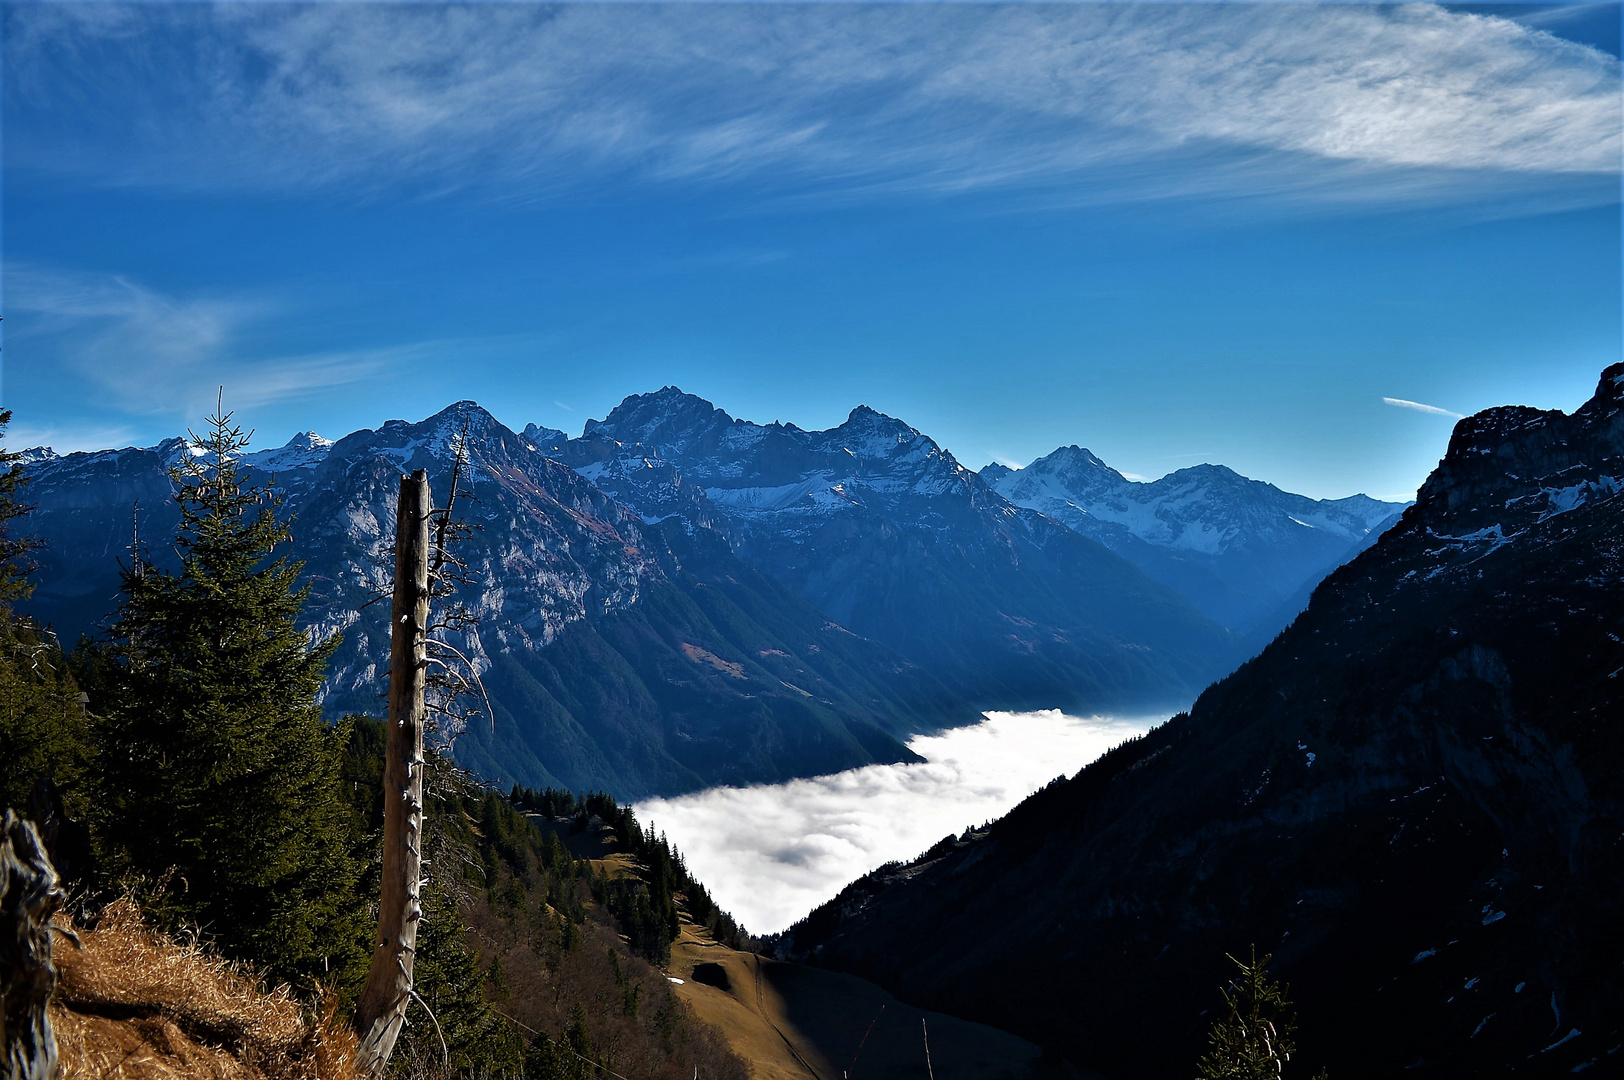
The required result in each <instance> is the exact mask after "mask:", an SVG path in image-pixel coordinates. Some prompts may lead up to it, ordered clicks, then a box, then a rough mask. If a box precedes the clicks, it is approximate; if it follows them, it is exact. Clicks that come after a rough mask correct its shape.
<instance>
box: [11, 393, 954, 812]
mask: <svg viewBox="0 0 1624 1080" xmlns="http://www.w3.org/2000/svg"><path fill="white" fill-rule="evenodd" d="M464 429H466V431H467V434H468V441H469V447H470V451H471V463H472V476H471V485H470V487H469V489H468V490H467V491H466V492H465V493H464V498H465V499H466V501H465V502H463V503H462V504H461V507H460V512H459V515H458V516H459V517H465V518H466V519H467V520H469V521H470V522H471V523H472V524H474V525H476V526H478V530H477V531H476V532H475V533H474V534H473V535H472V536H471V537H470V538H469V539H468V540H467V541H466V542H465V543H464V544H463V545H462V554H463V557H464V558H465V559H466V560H467V562H468V564H469V568H470V570H471V572H472V575H473V578H474V582H473V584H472V585H470V586H469V587H468V588H467V589H466V590H465V592H464V594H463V600H464V601H465V602H466V603H467V604H468V606H469V607H471V608H472V609H473V610H474V611H476V612H477V613H478V614H479V615H480V616H481V619H482V621H481V623H480V625H479V626H478V628H477V631H476V632H474V633H471V634H468V635H461V636H459V635H453V636H452V637H451V639H450V640H451V643H452V644H454V645H455V646H456V647H457V648H458V649H459V650H461V651H462V652H463V653H465V654H466V655H467V656H468V657H469V658H470V659H471V661H472V662H473V663H474V665H475V666H476V668H477V669H478V670H479V671H480V672H481V674H482V677H483V682H484V686H485V688H486V689H487V691H488V692H489V695H490V698H491V701H492V703H493V705H494V708H495V717H494V723H492V721H491V720H489V719H486V720H482V721H478V722H476V723H474V724H472V725H471V726H470V727H469V728H468V730H467V731H465V732H464V733H463V734H462V735H461V736H460V737H459V739H458V740H457V746H456V752H457V757H458V759H459V760H460V761H462V762H463V763H464V764H466V765H467V766H469V767H470V768H473V769H475V770H476V771H478V772H479V773H481V774H483V775H485V776H487V777H490V778H492V779H498V780H501V781H504V782H508V781H517V782H519V783H523V784H526V785H529V786H546V785H557V786H565V787H570V788H574V789H581V790H584V789H587V788H604V789H607V790H610V791H613V792H615V793H616V794H618V795H619V796H620V797H622V798H633V797H642V796H644V795H647V794H650V793H675V792H680V791H686V790H691V789H694V788H699V787H704V786H709V785H714V784H721V783H750V782H757V781H778V780H783V779H788V778H790V777H794V776H806V775H814V774H819V773H826V772H834V771H838V770H841V769H846V768H851V767H854V766H857V765H863V764H868V763H870V762H875V761H900V760H915V758H914V756H913V755H912V754H911V753H910V752H909V751H908V750H907V749H906V748H905V747H904V746H903V745H902V743H901V741H899V740H900V738H902V737H905V736H906V735H907V734H909V733H911V732H914V731H923V730H930V729H933V728H937V727H940V726H943V725H947V724H954V723H963V722H967V721H969V720H973V719H974V718H975V713H974V711H973V710H971V709H970V708H968V707H967V706H966V704H965V703H964V702H963V700H962V699H961V698H959V697H958V696H956V695H955V694H953V693H952V692H950V691H948V690H947V689H945V688H944V687H943V686H942V685H941V684H940V683H938V682H937V681H936V680H934V679H932V678H931V677H930V676H928V675H927V674H925V673H924V672H922V671H921V670H920V669H918V668H917V667H915V666H913V665H911V664H909V663H908V662H907V661H905V660H904V659H902V658H901V657H900V656H898V655H896V654H895V653H893V652H892V651H891V650H889V649H887V648H885V647H884V646H881V645H878V644H876V643H874V642H871V641H868V640H865V639H863V638H860V637H858V636H857V635H855V634H853V633H851V632H850V631H848V630H846V629H845V628H843V627H841V626H839V625H837V624H835V623H832V622H830V620H828V619H827V618H826V617H824V616H823V615H821V614H820V613H818V612H817V611H816V610H815V609H813V608H812V607H811V606H810V605H809V604H807V603H806V602H805V601H803V600H801V599H800V598H799V597H797V596H795V595H794V594H793V593H792V592H790V591H789V590H788V589H786V588H784V587H783V586H782V585H780V584H779V583H778V582H776V581H774V580H773V579H772V578H770V577H768V576H767V575H765V574H763V573H761V572H760V571H758V570H755V569H754V568H752V567H750V566H749V565H747V564H746V563H744V562H742V561H741V560H739V559H738V558H736V557H735V556H734V555H733V554H732V553H731V552H730V551H729V549H728V547H727V544H726V543H725V542H724V541H723V540H722V538H721V537H720V536H718V535H716V534H715V533H712V532H710V531H709V530H706V529H704V528H702V527H697V526H694V525H692V523H689V522H682V521H675V520H673V521H672V522H671V523H669V524H668V525H666V526H663V527H662V526H655V525H651V524H648V523H646V522H645V521H643V520H642V519H640V518H639V517H638V516H637V515H636V514H634V513H632V512H631V511H629V510H627V509H626V508H625V507H624V506H621V505H620V504H618V503H616V502H615V501H614V500H613V499H611V498H610V497H609V496H608V495H606V494H604V493H603V491H601V490H600V489H598V488H597V487H595V486H593V485H592V484H591V483H589V482H587V481H586V480H584V479H583V478H582V477H581V476H579V475H578V474H577V473H575V472H574V471H572V470H570V469H568V468H566V467H565V466H563V465H561V464H559V463H558V462H556V461H553V460H551V459H549V458H548V457H546V456H545V455H544V454H543V453H542V452H541V451H540V450H539V449H537V448H535V446H534V444H533V441H532V439H533V436H531V437H527V436H520V435H517V434H515V433H514V432H512V431H510V430H508V429H507V428H505V427H503V426H502V425H501V424H499V423H497V422H496V421H495V420H494V419H493V418H492V417H491V416H490V414H489V413H487V412H485V411H484V410H483V409H481V408H479V407H478V406H477V405H475V404H473V403H472V402H462V403H460V404H457V405H454V406H452V407H450V408H449V409H446V410H445V411H443V412H441V413H440V414H438V415H436V416H433V417H430V418H429V419H428V420H425V421H423V422H422V423H418V424H409V423H406V422H404V421H398V420H393V421H390V422H389V423H387V424H385V425H384V426H383V427H382V428H380V429H378V430H377V431H358V432H356V433H354V434H352V435H349V436H346V437H345V438H343V439H340V440H339V441H338V442H336V443H327V442H326V441H325V440H321V439H319V438H316V437H314V436H312V435H309V434H306V435H301V436H298V437H296V438H295V439H294V440H293V441H292V442H290V443H289V444H288V446H286V447H282V448H279V449H276V450H271V451H265V452H261V453H258V454H253V455H249V456H247V457H246V458H245V460H246V461H247V462H248V463H249V464H250V466H252V467H253V468H255V469H256V470H259V471H260V473H261V475H262V476H264V475H274V478H275V482H276V484H277V487H278V489H279V490H280V491H281V492H282V493H283V494H284V495H285V497H286V500H287V502H286V505H285V507H284V512H287V513H291V514H292V515H293V517H294V536H295V542H294V549H293V552H292V554H293V555H294V557H296V558H299V559H303V560H305V561H306V567H305V569H306V573H307V574H308V576H309V580H310V582H311V584H312V592H311V596H310V602H309V606H308V608H307V614H308V617H309V619H310V622H311V625H312V628H313V629H314V630H315V632H316V633H318V634H322V635H325V634H329V633H333V632H339V631H341V632H342V633H343V634H344V643H343V645H342V647H341V648H340V649H339V651H338V653H337V654H336V655H335V656H334V659H333V662H332V666H331V669H330V672H329V677H328V680H327V689H326V693H325V702H324V704H325V707H326V709H327V711H328V712H329V713H330V714H334V715H337V714H339V713H342V712H344V711H349V710H355V711H362V712H369V713H373V714H376V713H378V712H379V711H380V710H381V709H382V708H383V703H382V698H381V695H382V693H383V691H384V685H385V675H386V672H387V666H388V608H389V605H388V602H387V600H385V601H383V602H380V603H376V604H372V605H371V606H367V604H368V601H370V600H372V599H373V598H374V597H375V596H377V595H379V592H380V590H382V589H384V588H386V587H387V584H388V582H389V580H390V578H391V577H392V573H393V568H392V566H391V565H390V564H389V563H388V555H387V551H388V548H389V546H390V545H391V544H392V542H393V537H394V500H395V495H396V492H397V490H398V482H399V477H400V474H401V473H402V472H403V471H411V470H413V469H416V468H425V469H427V470H428V471H429V474H430V477H431V480H432V482H433V485H434V490H435V492H436V494H437V496H438V498H440V499H441V500H443V499H444V498H445V497H446V494H447V492H448V489H449V485H450V469H451V462H452V457H453V451H452V441H453V439H454V438H455V437H456V436H457V435H458V433H460V432H462V431H463V430H464ZM187 452H188V448H187V446H186V444H185V443H184V442H183V441H182V440H179V439H175V440H170V441H168V442H165V443H163V444H162V445H160V446H159V447H156V448H154V449H151V450H121V451H105V452H101V453H96V454H70V455H67V456H65V457H57V456H55V455H52V454H49V453H48V452H44V451H39V452H35V453H34V454H33V455H32V456H31V460H30V464H29V467H28V468H29V475H30V477H31V480H32V483H31V486H30V488H29V497H30V499H31V500H32V501H34V502H36V503H37V504H38V506H39V509H38V510H37V511H36V512H35V513H34V514H33V515H31V516H30V518H29V519H27V520H28V524H29V527H31V528H33V529H35V530H36V531H37V532H38V534H39V535H41V536H43V537H44V538H46V539H47V540H48V541H49V543H50V547H49V548H48V549H47V550H46V552H45V553H44V559H43V560H42V561H43V562H44V566H43V568H42V571H41V573H40V575H39V580H40V588H39V591H38V592H37V594H36V596H35V598H34V600H33V601H32V602H31V603H30V604H28V605H26V608H27V610H29V611H30V612H31V613H32V614H34V615H35V616H37V617H38V618H40V619H42V620H45V621H49V622H53V623H55V624H56V626H57V627H58V629H59V630H60V631H61V632H63V633H64V636H66V637H67V638H68V639H69V641H70V643H71V640H72V639H73V637H74V636H76V635H77V633H78V632H79V631H80V630H86V629H91V628H93V626H94V624H95V622H96V621H98V620H101V619H103V618H104V617H105V616H106V615H107V614H108V613H110V612H111V611H112V610H113V608H114V607H115V606H116V604H117V592H118V570H119V562H118V560H119V558H120V557H121V556H122V557H123V558H124V560H125V562H126V564H127V562H128V558H129V550H128V549H129V545H130V542H131V531H132V502H133V501H134V500H136V499H139V500H140V504H141V509H142V515H141V521H140V527H141V534H142V538H143V541H144V544H145V545H146V546H147V547H149V549H150V551H151V553H152V555H153V557H155V558H156V559H157V561H158V562H159V563H160V564H164V563H166V562H168V563H170V564H172V563H173V556H172V554H171V553H170V552H169V550H168V537H169V536H170V535H172V533H173V528H174V524H175V518H176V514H175V511H174V509H173V504H172V502H171V501H170V498H169V495H170V481H169V478H168V476H167V473H166V471H165V470H166V468H167V465H168V464H169V462H171V461H172V460H174V458H175V456H176V455H178V454H184V453H187Z"/></svg>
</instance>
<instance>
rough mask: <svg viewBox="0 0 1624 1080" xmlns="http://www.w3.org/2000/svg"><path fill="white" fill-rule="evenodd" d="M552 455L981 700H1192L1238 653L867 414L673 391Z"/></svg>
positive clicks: (1151, 587)
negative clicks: (788, 408)
mask: <svg viewBox="0 0 1624 1080" xmlns="http://www.w3.org/2000/svg"><path fill="white" fill-rule="evenodd" d="M539 430H540V429H538V431H539ZM546 450H547V452H548V453H552V454H554V455H555V456H557V457H559V459H560V460H563V461H565V462H566V463H568V464H569V465H571V466H572V467H574V468H575V469H576V470H577V471H579V472H580V473H581V474H582V475H583V476H586V477H588V478H590V479H591V480H592V481H593V482H594V483H596V484H598V485H599V486H600V487H603V488H604V489H605V490H607V491H609V492H611V493H612V494H614V496H615V497H616V498H618V499H620V500H621V501H622V502H624V503H626V504H627V505H629V506H632V507H635V508H637V509H638V511H639V512H640V513H641V514H642V515H643V516H644V517H645V519H648V520H664V519H666V518H668V517H672V516H677V517H681V518H682V519H683V520H686V521H689V522H692V523H696V524H702V525H708V526H714V527H715V528H716V529H717V530H718V531H720V532H721V533H723V534H724V535H726V536H727V538H728V540H729V541H730V543H731V544H732V546H733V549H734V551H735V552H737V553H738V554H739V555H740V557H742V558H743V559H745V560H746V561H747V562H749V563H751V564H752V565H754V566H756V567H758V568H759V569H761V570H763V571H764V572H766V573H768V574H770V575H772V576H773V577H775V578H777V579H778V580H780V581H782V582H784V583H785V584H786V585H788V586H789V587H790V588H791V589H793V590H794V591H795V592H797V593H798V594H800V595H801V596H802V597H803V598H805V599H806V600H808V601H809V602H811V603H812V604H813V605H814V606H816V607H817V608H818V609H819V610H820V611H822V612H823V613H824V614H825V615H826V616H827V617H828V618H830V619H832V620H833V621H835V622H837V623H840V624H841V625H844V626H848V627H850V628H851V629H852V630H853V631H855V632H857V633H860V634H863V635H864V636H867V637H871V638H874V639H875V640H877V641H880V642H883V643H884V644H887V645H889V646H891V647H893V648H895V649H897V650H898V651H899V652H901V653H902V654H903V655H905V656H907V657H908V658H909V659H910V660H912V661H913V662H915V663H917V664H919V665H920V666H921V667H923V668H925V669H926V670H928V671H930V672H931V673H932V674H933V675H935V676H936V677H937V678H939V679H940V680H941V681H943V682H944V683H945V684H947V685H948V686H950V687H951V688H953V689H954V690H955V691H957V692H959V693H961V694H963V695H964V696H965V697H967V698H968V699H970V700H971V701H972V702H974V703H975V704H976V705H977V706H978V707H983V708H994V707H996V708H1022V707H1043V708H1053V707H1061V708H1068V709H1073V710H1078V711H1100V710H1111V709H1120V708H1128V707H1133V708H1144V707H1148V706H1151V705H1154V704H1165V703H1172V702H1178V701H1184V700H1188V699H1189V697H1190V696H1191V695H1193V694H1194V693H1195V692H1196V691H1197V690H1198V689H1199V687H1200V686H1201V685H1203V684H1204V683H1205V682H1206V681H1207V680H1208V679H1209V678H1211V677H1213V676H1214V675H1216V674H1218V673H1219V672H1221V671H1222V670H1224V669H1225V668H1226V667H1228V666H1229V665H1231V664H1232V663H1233V662H1234V661H1235V660H1236V659H1238V657H1237V656H1236V655H1235V650H1236V648H1237V646H1236V643H1235V642H1234V641H1233V640H1232V638H1231V636H1230V635H1228V634H1227V633H1225V632H1224V631H1223V630H1222V629H1221V628H1219V627H1217V626H1215V625H1213V624H1212V623H1211V622H1210V621H1209V620H1206V619H1205V618H1203V617H1202V616H1201V615H1200V614H1199V613H1198V612H1196V611H1195V610H1194V609H1192V608H1191V607H1190V606H1189V605H1188V603H1187V602H1186V601H1184V600H1183V599H1182V598H1181V597H1179V596H1178V595H1177V594H1176V593H1175V592H1173V591H1172V590H1171V589H1168V588H1166V587H1164V586H1161V585H1159V584H1157V583H1156V582H1154V581H1151V580H1150V579H1149V578H1147V577H1145V576H1144V575H1143V574H1142V573H1140V572H1139V571H1138V570H1136V569H1135V568H1134V567H1133V566H1131V565H1130V564H1129V563H1127V562H1126V561H1125V560H1123V559H1121V558H1119V557H1117V556H1115V555H1113V554H1112V553H1111V552H1109V551H1107V550H1105V549H1104V548H1103V547H1101V546H1100V545H1098V544H1097V543H1094V542H1092V541H1090V540H1088V539H1086V538H1083V537H1081V536H1079V535H1078V534H1076V533H1075V532H1073V531H1072V530H1070V529H1067V528H1065V527H1064V526H1062V525H1061V524H1059V523H1058V522H1055V521H1053V520H1051V519H1049V518H1046V517H1044V516H1043V515H1042V514H1038V513H1034V512H1032V511H1030V510H1025V509H1022V508H1021V507H1018V506H1015V505H1013V504H1011V503H1010V502H1009V501H1008V500H1006V499H1005V498H1003V496H1001V495H999V494H998V493H997V492H996V491H994V490H993V489H992V488H991V487H990V486H988V485H987V484H986V483H985V482H984V481H983V480H982V479H981V478H980V477H978V476H977V475H976V474H975V473H974V472H971V471H970V470H968V469H966V468H964V467H963V466H962V465H960V464H959V462H958V461H957V460H956V459H954V457H953V455H952V454H950V453H948V452H947V451H946V450H944V449H942V448H941V447H940V446H939V445H938V444H937V443H936V442H935V441H934V440H932V439H931V438H930V437H929V436H926V435H924V434H923V433H921V432H919V431H918V430H916V429H914V428H912V427H910V426H909V425H908V424H906V423H904V422H903V421H901V420H898V419H896V418H894V417H889V416H886V415H884V414H882V413H879V412H876V411H875V410H873V409H870V408H868V407H866V406H859V407H857V408H856V409H853V410H852V412H851V414H850V416H849V417H848V418H847V420H846V421H845V422H844V423H843V424H840V425H838V426H837V427H833V428H830V429H828V430H825V431H806V430H803V429H801V428H799V427H796V426H795V425H793V424H782V423H773V424H765V425H763V424H756V423H752V422H750V421H746V420H740V419H736V418H734V417H732V416H729V415H728V414H727V413H726V412H724V411H722V410H721V409H718V408H716V407H715V406H713V405H712V404H711V403H710V402H708V401H705V400H703V399H701V398H698V397H695V396H694V395H691V394H685V393H683V392H682V391H681V390H679V389H677V388H676V387H670V386H668V387H665V388H663V389H661V390H659V391H657V392H655V393H652V394H641V395H633V396H632V397H629V398H627V399H626V400H625V401H623V402H622V403H621V404H620V405H618V406H617V407H616V408H615V409H614V410H612V411H611V412H610V413H609V415H608V416H607V417H605V418H604V419H603V420H591V421H588V422H587V424H586V425H585V429H584V432H583V434H582V436H581V438H579V439H571V440H563V441H558V440H556V439H554V441H553V442H552V443H550V444H549V445H548V446H547V448H546Z"/></svg>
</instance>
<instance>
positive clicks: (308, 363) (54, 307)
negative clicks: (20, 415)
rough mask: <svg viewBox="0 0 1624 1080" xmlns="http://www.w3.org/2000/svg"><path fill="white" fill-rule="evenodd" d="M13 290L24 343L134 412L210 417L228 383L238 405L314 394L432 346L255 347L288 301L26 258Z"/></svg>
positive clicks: (86, 396) (86, 438)
mask: <svg viewBox="0 0 1624 1080" xmlns="http://www.w3.org/2000/svg"><path fill="white" fill-rule="evenodd" d="M6 298H7V306H8V312H7V314H8V315H9V316H11V318H9V319H8V320H7V324H6V325H7V327H8V328H9V330H8V338H9V342H8V344H10V345H11V346H12V349H13V351H14V352H19V353H23V354H28V353H30V352H32V351H35V350H43V351H44V352H47V353H49V354H50V355H52V356H54V357H56V358H57V360H56V363H57V364H58V365H59V366H60V367H61V368H62V369H63V370H61V371H59V373H58V374H59V375H65V376H67V377H68V378H69V379H71V380H72V381H73V382H74V383H75V384H76V385H77V386H78V387H79V390H78V393H79V395H80V398H81V401H82V402H83V403H84V404H87V405H97V404H101V405H105V406H108V407H111V408H114V409H115V410H116V411H117V412H118V413H120V414H122V415H126V416H178V417H190V416H196V415H201V413H202V412H203V411H204V410H206V409H207V408H208V407H209V406H211V405H213V404H214V401H215V394H216V392H217V389H218V388H219V387H220V386H221V385H224V386H225V387H226V388H227V392H228V394H229V397H230V401H231V404H232V406H233V407H235V408H252V407H257V406H262V405H266V404H271V403H275V402H282V401H292V400H297V399H300V398H306V397H310V396H313V395H316V394H319V393H322V392H325V391H330V390H333V389H336V388H338V387H343V386H349V385H353V384H355V383H358V382H361V381H363V380H365V379H368V378H371V377H373V376H375V375H377V374H378V373H380V372H381V371H383V370H386V369H388V368H390V367H392V366H395V365H398V364H401V363H405V362H411V361H413V360H415V359H417V358H418V357H419V356H421V355H423V354H424V353H426V352H427V351H429V349H430V348H431V347H430V346H428V345H410V346H401V347H395V348H381V349H363V350H354V351H342V350H337V351H331V352H320V353H313V354H309V355H292V356H289V355H273V356H255V355H253V354H252V351H251V349H250V348H249V346H248V343H247V342H246V341H245V340H244V339H245V337H246V336H247V335H248V334H249V333H250V332H251V331H252V329H253V328H254V327H255V326H256V325H259V324H261V323H263V321H265V320H267V319H270V318H273V317H276V316H278V315H283V314H286V312H285V310H284V308H283V307H282V306H281V305H279V304H277V303H274V302H271V301H266V300H255V299H244V298H241V297H229V296H225V297H222V296H209V295H193V296H182V295H176V294H173V293H166V292H163V291H160V290H157V289H153V288H151V287H149V286H147V285H145V284H143V283H141V282H139V281H136V280H133V279H132V278H129V277H126V276H122V275H117V274H104V273H89V272H81V271H70V270H62V269H58V268H51V267H42V266H35V265H30V264H27V263H16V262H8V263H7V264H6ZM127 430H128V426H127V425H111V426H109V425H105V424H103V425H95V424H92V425H90V426H89V427H86V428H83V429H78V428H74V429H65V428H40V429H38V430H37V431H36V430H34V429H29V433H28V434H27V436H26V437H29V438H32V439H35V440H37V441H51V442H53V444H54V445H57V448H58V449H64V448H66V449H92V448H97V447H99V446H103V445H107V442H106V440H107V439H109V438H113V437H116V436H118V435H119V433H121V432H125V431H127ZM19 437H23V436H19Z"/></svg>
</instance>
